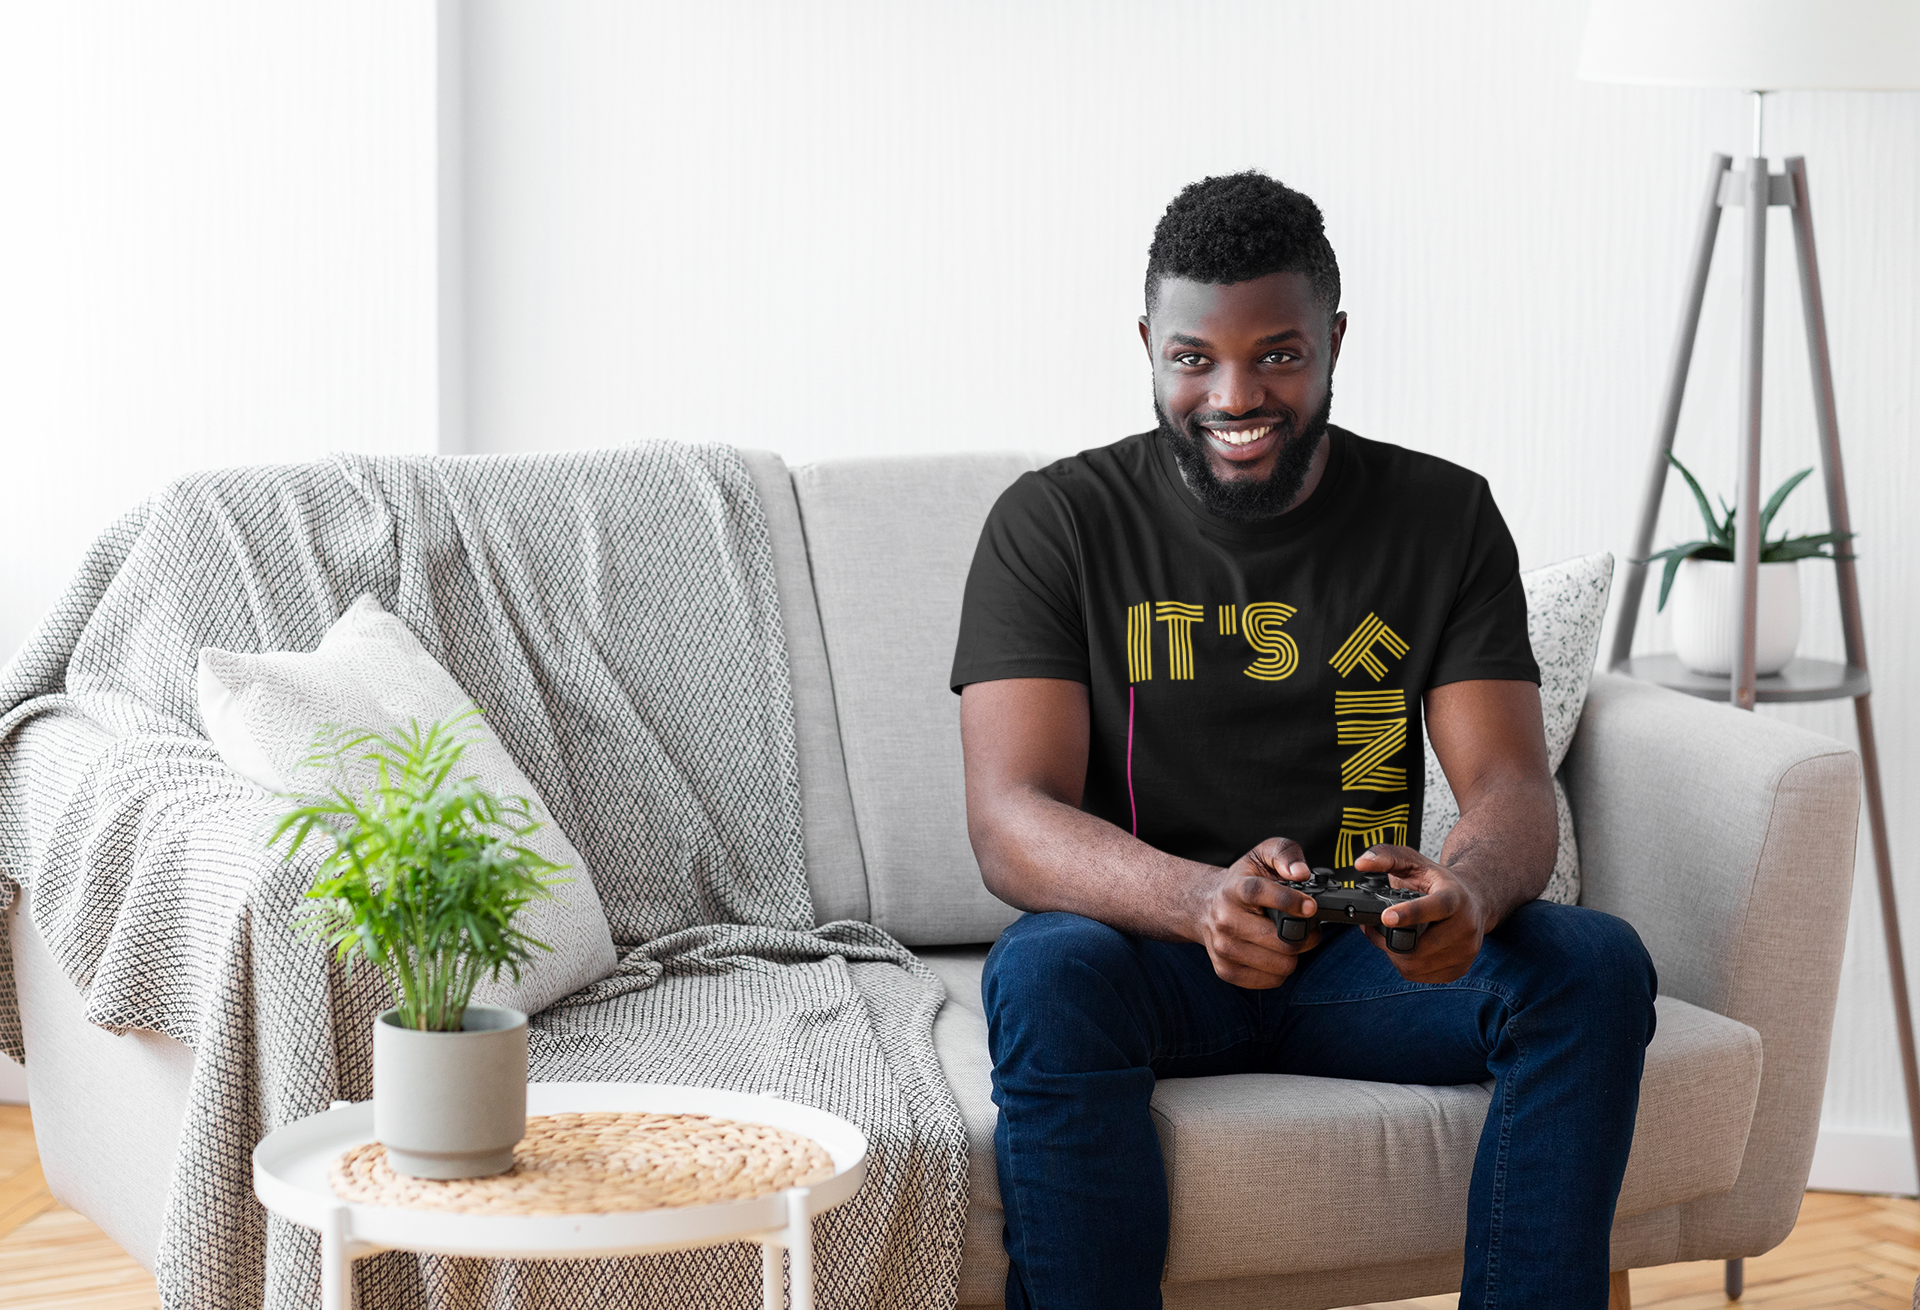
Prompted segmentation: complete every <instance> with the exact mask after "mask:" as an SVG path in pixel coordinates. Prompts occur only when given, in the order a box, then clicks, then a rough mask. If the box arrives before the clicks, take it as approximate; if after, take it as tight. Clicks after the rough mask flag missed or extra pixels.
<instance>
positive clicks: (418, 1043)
mask: <svg viewBox="0 0 1920 1310" xmlns="http://www.w3.org/2000/svg"><path fill="white" fill-rule="evenodd" d="M398 1017H399V1011H397V1010H388V1011H387V1012H386V1013H385V1014H382V1015H381V1016H380V1017H379V1018H378V1019H375V1020H374V1022H373V1135H374V1137H375V1138H377V1139H378V1140H379V1142H380V1144H381V1145H382V1146H384V1147H386V1148H387V1161H388V1163H389V1164H391V1165H392V1166H393V1171H394V1172H395V1173H400V1174H407V1175H410V1176H412V1177H414V1178H484V1177H486V1176H487V1175H489V1174H499V1173H505V1172H506V1171H507V1170H509V1169H511V1168H512V1167H513V1146H514V1143H515V1142H518V1141H519V1140H520V1139H521V1138H522V1137H525V1136H526V1135H527V1016H526V1015H524V1014H522V1013H520V1011H518V1010H509V1009H506V1008H505V1007H504V1006H497V1005H469V1006H468V1007H467V1012H466V1017H465V1024H466V1027H465V1029H464V1031H461V1032H457V1033H430V1032H421V1031H420V1030H419V1029H417V1028H403V1027H401V1026H400V1025H399V1023H397V1022H396V1020H397V1018H398Z"/></svg>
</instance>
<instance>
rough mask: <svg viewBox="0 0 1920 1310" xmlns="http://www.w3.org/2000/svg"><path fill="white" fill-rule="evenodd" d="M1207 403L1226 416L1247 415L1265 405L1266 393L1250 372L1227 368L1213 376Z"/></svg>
mask: <svg viewBox="0 0 1920 1310" xmlns="http://www.w3.org/2000/svg"><path fill="white" fill-rule="evenodd" d="M1214 378H1215V381H1214V385H1213V390H1212V391H1211V392H1210V393H1208V395H1207V403H1208V404H1209V405H1211V406H1212V407H1213V408H1214V409H1217V410H1220V411H1221V412H1222V413H1226V414H1234V415H1240V414H1249V413H1252V412H1253V411H1254V410H1256V409H1259V408H1260V406H1261V405H1263V404H1264V403H1266V399H1267V396H1266V391H1265V390H1264V389H1263V388H1262V387H1261V385H1260V382H1259V380H1258V379H1257V378H1255V377H1254V376H1253V373H1252V371H1251V370H1248V369H1241V368H1234V367H1231V366H1229V367H1227V368H1224V369H1222V370H1221V371H1220V372H1219V373H1217V374H1215V375H1214Z"/></svg>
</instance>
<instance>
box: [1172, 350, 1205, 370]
mask: <svg viewBox="0 0 1920 1310" xmlns="http://www.w3.org/2000/svg"><path fill="white" fill-rule="evenodd" d="M1173 362H1174V363H1176V364H1178V365H1180V367H1182V368H1198V367H1200V365H1202V364H1204V363H1206V362H1207V357H1206V356H1205V355H1196V354H1194V353H1193V352H1191V351H1188V352H1187V353H1186V354H1183V355H1175V356H1174V357H1173Z"/></svg>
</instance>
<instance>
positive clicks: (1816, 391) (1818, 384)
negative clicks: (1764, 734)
mask: <svg viewBox="0 0 1920 1310" xmlns="http://www.w3.org/2000/svg"><path fill="white" fill-rule="evenodd" d="M1787 181H1788V185H1789V186H1790V187H1791V188H1792V202H1791V203H1792V213H1793V245H1794V253H1795V255H1796V256H1797V257H1798V262H1799V266H1800V304H1801V308H1802V309H1803V310H1804V311H1805V313H1806V320H1807V360H1808V363H1809V364H1811V365H1812V368H1813V407H1814V416H1815V419H1816V421H1817V423H1818V425H1819V429H1820V462H1821V465H1822V468H1823V472H1824V473H1825V474H1826V482H1827V522H1828V524H1829V526H1830V528H1831V530H1832V531H1834V532H1851V531H1853V523H1852V519H1851V517H1850V516H1849V514H1848V512H1847V479H1846V472H1845V469H1844V466H1843V465H1842V463H1841V456H1840V419H1839V414H1838V411H1837V410H1836V408H1835V406H1834V401H1833V363H1832V360H1831V359H1830V358H1829V356H1828V353H1827V313H1826V304H1825V302H1824V300H1823V299H1822V297H1821V292H1820V263H1819V260H1818V259H1817V258H1816V257H1815V255H1814V247H1813V209H1812V206H1811V204H1810V201H1809V198H1808V190H1807V161H1806V160H1805V159H1804V158H1801V157H1799V156H1795V157H1794V158H1792V159H1789V160H1787ZM1835 553H1836V554H1838V555H1841V556H1842V557H1843V558H1841V559H1840V560H1838V561H1837V562H1836V563H1835V564H1834V574H1835V579H1834V580H1835V583H1836V584H1837V586H1838V589H1839V592H1840V626H1841V630H1842V632H1843V633H1844V634H1845V637H1846V643H1847V663H1849V664H1851V665H1854V666H1855V667H1856V668H1861V669H1864V668H1866V667H1867V637H1866V628H1865V625H1864V624H1862V622H1861V619H1860V583H1859V579H1858V577H1857V575H1856V574H1855V572H1854V567H1853V559H1852V557H1851V551H1850V550H1849V548H1848V547H1847V546H1846V545H1845V544H1842V545H1841V546H1839V547H1838V548H1837V549H1836V551H1835ZM1853 721H1854V726H1855V727H1856V728H1857V729H1858V730H1859V734H1860V767H1861V773H1862V775H1863V781H1864V782H1865V784H1866V793H1867V795H1866V801H1867V824H1868V829H1869V832H1870V834H1871V836H1872V841H1873V871H1874V880H1875V882H1876V883H1877V884H1878V886H1879V892H1880V926H1881V929H1882V931H1883V932H1884V933H1885V934H1886V943H1887V972H1888V974H1889V975H1890V977H1891V980H1892V983H1893V1020H1894V1026H1895V1027H1896V1028H1897V1029H1898V1030H1899V1031H1898V1036H1899V1039H1900V1073H1901V1076H1902V1077H1903V1078H1904V1079H1905V1081H1906V1087H1907V1125H1908V1130H1909V1131H1910V1132H1911V1133H1912V1134H1913V1152H1914V1170H1915V1177H1916V1179H1920V1066H1917V1065H1916V1060H1915V1055H1914V1042H1913V1014H1912V1007H1911V1005H1910V1004H1909V1001H1908V997H1907V963H1906V952H1905V950H1904V949H1903V948H1902V946H1901V944H1900V913H1899V908H1898V906H1897V904H1896V902H1895V898H1894V888H1893V850H1892V847H1891V845H1890V844H1889V843H1888V840H1887V811H1886V802H1885V800H1884V799H1883V797H1882V795H1881V791H1880V750H1879V745H1878V743H1877V741H1876V740H1875V738H1874V732H1873V705H1872V697H1871V695H1870V694H1868V693H1862V694H1861V695H1859V696H1856V697H1854V699H1853Z"/></svg>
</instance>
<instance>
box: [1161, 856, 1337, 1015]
mask: <svg viewBox="0 0 1920 1310" xmlns="http://www.w3.org/2000/svg"><path fill="white" fill-rule="evenodd" d="M1215 872H1216V874H1217V877H1215V878H1212V879H1205V878H1202V879H1198V880H1196V882H1195V885H1194V908H1193V925H1192V940H1194V941H1197V942H1199V943H1200V944H1201V945H1202V946H1204V947H1206V948H1207V955H1208V957H1209V958H1211V959H1212V961H1213V971H1214V972H1215V973H1216V974H1218V975H1220V978H1221V980H1222V981H1223V982H1229V983H1232V984H1233V985H1234V986H1235V987H1246V988H1250V989H1255V990H1259V989H1263V988H1269V987H1278V986H1279V985H1280V984H1281V983H1283V982H1285V981H1286V979H1287V975H1288V974H1290V973H1292V972H1293V970H1294V966H1295V965H1296V964H1297V963H1298V962H1299V960H1298V957H1299V955H1300V953H1301V952H1302V951H1310V950H1312V949H1313V948H1314V947H1316V946H1318V945H1319V944H1320V929H1319V926H1318V925H1317V924H1316V925H1313V927H1312V929H1311V931H1309V932H1308V934H1307V939H1306V940H1305V941H1303V942H1286V941H1281V940H1280V934H1279V933H1278V932H1276V931H1275V930H1274V926H1273V920H1272V919H1269V918H1268V917H1267V910H1268V909H1269V908H1272V909H1276V910H1279V911H1280V912H1281V913H1282V914H1288V915H1292V916H1294V917H1295V918H1305V917H1306V916H1308V915H1310V914H1312V913H1313V911H1314V904H1313V898H1312V897H1310V896H1308V895H1306V894H1305V893H1303V892H1299V891H1296V890H1294V889H1293V888H1292V887H1290V886H1288V885H1287V884H1288V883H1289V882H1299V881H1304V880H1305V879H1307V878H1309V877H1311V876H1312V875H1313V870H1312V868H1311V867H1309V866H1308V864H1307V857H1306V852H1305V851H1303V850H1301V849H1300V843H1298V842H1295V841H1289V840H1287V839H1286V838H1284V837H1269V838H1268V839H1267V840H1266V841H1263V842H1261V843H1260V844H1259V845H1258V846H1256V847H1254V848H1253V849H1252V850H1250V851H1248V852H1247V853H1246V854H1245V855H1243V856H1241V857H1240V858H1239V859H1237V860H1235V861H1234V862H1233V865H1232V867H1230V868H1226V869H1219V870H1216V871H1215Z"/></svg>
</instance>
